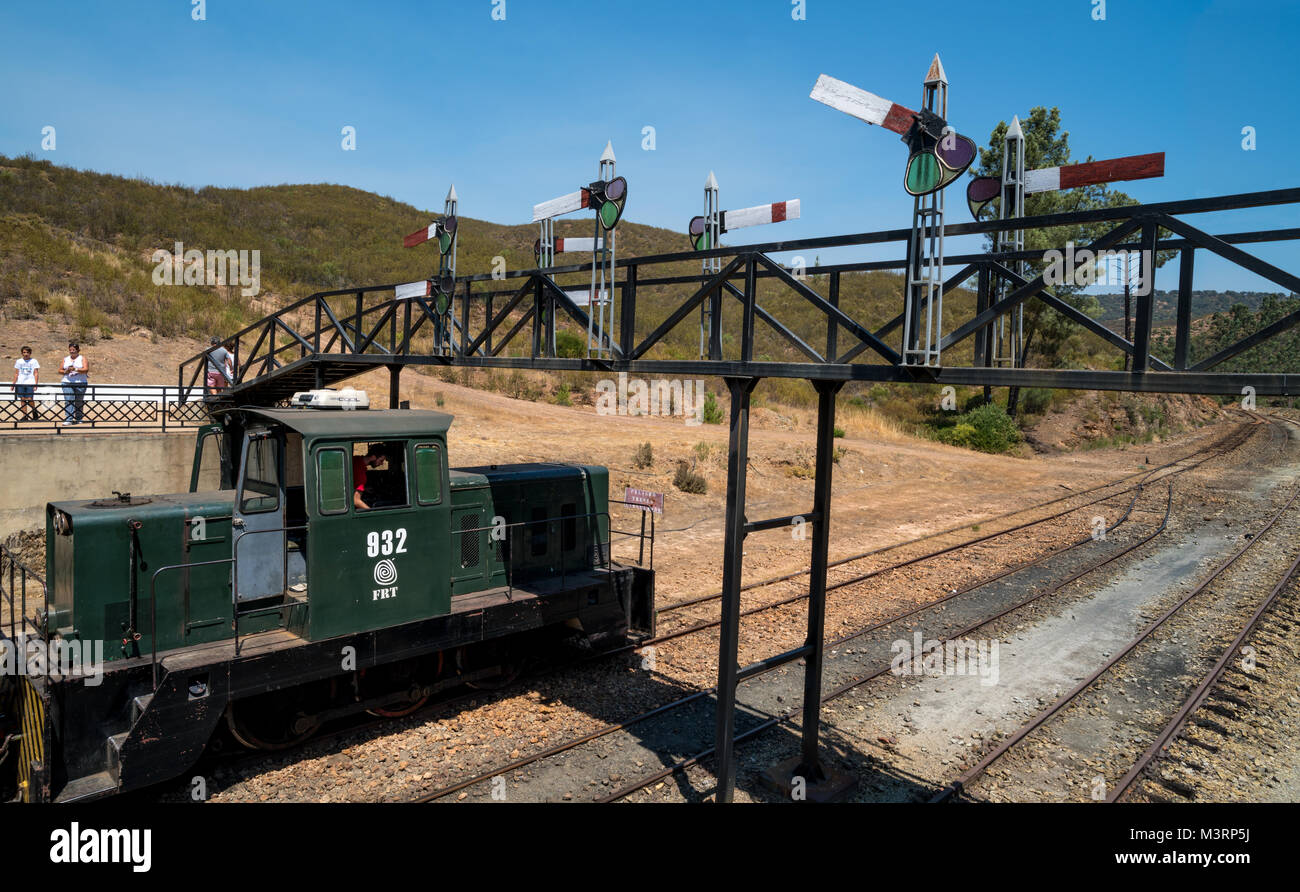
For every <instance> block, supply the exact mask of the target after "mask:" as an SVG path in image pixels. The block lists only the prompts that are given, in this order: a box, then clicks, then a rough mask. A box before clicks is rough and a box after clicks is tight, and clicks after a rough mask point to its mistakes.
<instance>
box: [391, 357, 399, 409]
mask: <svg viewBox="0 0 1300 892" xmlns="http://www.w3.org/2000/svg"><path fill="white" fill-rule="evenodd" d="M401 379H402V367H401V366H400V365H390V366H389V367H388V408H390V409H396V408H398V407H399V406H400V405H401V400H402V388H401Z"/></svg>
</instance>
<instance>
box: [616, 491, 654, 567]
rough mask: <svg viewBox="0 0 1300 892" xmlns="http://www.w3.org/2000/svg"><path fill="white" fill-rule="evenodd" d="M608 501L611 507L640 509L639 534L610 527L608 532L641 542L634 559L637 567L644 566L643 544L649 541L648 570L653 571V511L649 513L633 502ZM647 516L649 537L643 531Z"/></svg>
mask: <svg viewBox="0 0 1300 892" xmlns="http://www.w3.org/2000/svg"><path fill="white" fill-rule="evenodd" d="M608 501H609V503H610V504H611V505H631V506H632V507H633V508H639V509H641V531H640V532H639V533H634V532H631V531H629V530H616V529H614V528H613V527H612V526H611V527H610V532H611V533H618V534H619V535H622V536H627V537H628V538H629V539H632V538H635V539H640V540H641V547H640V550H639V552H638V553H637V558H636V565H637V566H638V567H644V566H645V543H646V540H647V539H649V540H650V567H649V569H651V570H653V569H654V568H655V515H654V512H653V511H649V510H647V509H646V507H645V506H644V505H639V504H637V503H635V502H629V501H627V500H626V499H609V500H608ZM647 514H649V515H650V534H649V535H646V531H645V516H646V515H647ZM612 523H613V521H611V524H612ZM613 547H614V546H613V545H612V544H611V545H610V548H613Z"/></svg>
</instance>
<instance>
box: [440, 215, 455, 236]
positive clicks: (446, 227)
mask: <svg viewBox="0 0 1300 892" xmlns="http://www.w3.org/2000/svg"><path fill="white" fill-rule="evenodd" d="M442 231H443V232H445V233H447V234H448V235H455V234H456V218H455V217H447V218H445V219H444V220H443V221H442Z"/></svg>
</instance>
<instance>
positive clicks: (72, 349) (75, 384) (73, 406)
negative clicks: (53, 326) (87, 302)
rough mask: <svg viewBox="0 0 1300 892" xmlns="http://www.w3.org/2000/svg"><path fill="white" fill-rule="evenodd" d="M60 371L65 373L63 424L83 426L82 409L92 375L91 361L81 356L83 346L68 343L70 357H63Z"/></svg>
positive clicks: (73, 342) (72, 342)
mask: <svg viewBox="0 0 1300 892" xmlns="http://www.w3.org/2000/svg"><path fill="white" fill-rule="evenodd" d="M59 371H61V372H63V400H64V406H63V415H64V421H63V424H64V426H67V425H69V424H81V407H82V404H83V403H84V402H85V401H86V383H87V377H86V376H87V375H88V374H89V373H90V360H88V359H86V357H84V356H82V355H81V345H80V344H78V343H77V342H76V341H69V342H68V355H67V356H65V357H63V365H62V366H60V367H59Z"/></svg>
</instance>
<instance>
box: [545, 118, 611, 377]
mask: <svg viewBox="0 0 1300 892" xmlns="http://www.w3.org/2000/svg"><path fill="white" fill-rule="evenodd" d="M617 167H618V160H617V159H616V158H615V157H614V144H613V143H612V142H607V143H605V151H604V152H602V153H601V156H600V163H599V179H597V180H596V181H595V182H593V183H591V184H590V185H588V186H584V187H583V188H581V189H579V190H578V191H577V192H570V193H569V194H567V195H561V196H560V197H559V198H552V199H551V200H550V201H543V202H541V203H540V204H535V205H533V222H534V223H539V224H541V234H540V237H539V238H538V239H537V241H536V242H534V244H533V253H534V254H535V255H536V256H537V266H538V268H539V269H550V268H551V267H553V266H554V265H555V255H556V254H557V253H562V252H565V251H568V252H571V253H572V252H579V251H583V252H585V251H590V252H591V254H592V265H591V288H590V289H589V290H587V291H585V292H584V291H563V289H561V288H560V287H559V286H558V285H556V291H561V292H562V293H563V294H564V295H565V296H566V297H567V298H568V299H569V300H570V301H572V302H573V303H574V304H575V305H577V306H579V307H581V306H590V307H591V312H590V314H589V315H588V316H587V355H588V357H593V356H594V357H609V356H610V355H611V354H612V352H613V341H612V340H611V338H610V335H609V328H610V326H612V325H613V323H614V307H613V301H612V300H611V299H610V296H611V295H612V294H613V292H614V260H615V249H616V233H615V229H614V228H615V227H616V226H617V225H618V221H619V220H621V219H622V218H623V208H624V207H625V206H626V205H627V180H626V179H624V178H623V177H620V176H617V172H618V170H617ZM584 208H590V209H592V210H594V211H595V212H596V228H595V233H594V234H593V235H592V237H591V238H556V236H555V218H556V217H558V216H561V215H563V214H571V213H573V212H574V211H580V210H582V209H584ZM602 233H604V235H602ZM552 284H554V283H552ZM540 312H541V313H542V318H543V322H544V323H545V328H546V335H545V337H546V344H547V348H548V349H549V351H550V354H549V355H551V356H554V355H555V318H554V313H553V312H552V311H551V309H550V306H549V302H548V303H547V304H546V306H542V307H541V308H540Z"/></svg>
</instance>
